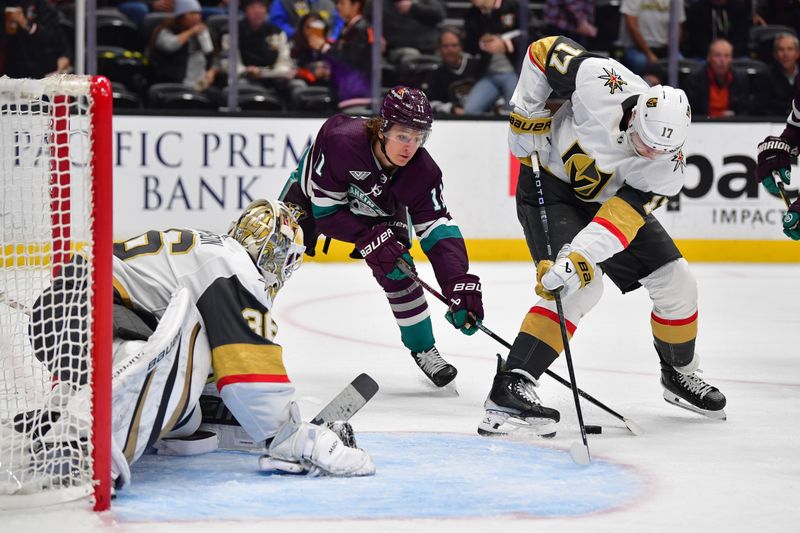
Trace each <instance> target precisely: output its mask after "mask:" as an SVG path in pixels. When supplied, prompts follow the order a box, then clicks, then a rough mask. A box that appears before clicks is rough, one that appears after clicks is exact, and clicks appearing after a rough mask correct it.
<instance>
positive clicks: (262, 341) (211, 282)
mask: <svg viewBox="0 0 800 533" xmlns="http://www.w3.org/2000/svg"><path fill="white" fill-rule="evenodd" d="M113 271H114V290H115V299H116V300H117V301H121V302H122V303H123V304H124V305H125V306H126V307H129V308H131V309H134V310H137V311H147V312H149V313H152V314H153V315H155V316H156V317H158V318H159V319H162V317H163V316H164V313H165V311H166V310H167V309H168V306H169V305H170V301H171V298H172V297H173V295H175V294H177V293H179V292H180V293H182V294H183V299H185V300H188V304H187V305H188V307H187V308H186V309H188V311H187V310H185V311H183V312H180V313H177V314H178V315H180V316H172V315H174V314H175V313H174V312H172V311H171V310H172V309H174V307H170V308H169V309H170V311H168V312H167V317H165V318H164V319H163V320H162V322H161V323H159V326H158V329H156V333H155V334H154V335H153V336H152V337H151V340H150V341H148V343H149V344H153V345H154V346H155V345H156V344H158V348H157V351H159V352H163V354H162V353H155V354H153V353H150V354H145V356H147V357H150V358H151V361H152V363H151V364H152V367H151V366H150V365H147V366H146V367H145V368H134V367H131V368H124V358H126V357H130V358H131V360H135V358H136V354H135V353H133V352H135V351H136V350H140V351H141V349H142V348H141V344H143V343H142V342H141V341H134V343H135V342H138V343H139V345H138V346H135V347H130V346H129V347H128V348H127V350H120V349H118V348H117V349H116V350H115V362H114V363H115V366H114V369H115V370H114V376H113V380H114V381H113V386H114V408H113V411H114V422H113V430H114V435H115V438H114V441H115V443H116V444H117V445H118V447H119V448H120V449H121V451H122V453H123V454H124V455H125V458H126V459H127V462H128V463H131V462H132V461H133V460H135V459H136V458H137V457H138V456H139V455H140V454H141V453H142V452H143V451H144V449H145V448H146V447H147V446H150V445H152V444H154V442H155V441H157V440H158V439H159V438H162V437H163V436H164V435H166V434H167V433H168V432H170V431H171V430H172V429H173V428H174V427H176V426H180V425H181V424H183V423H185V422H186V420H188V418H189V416H190V415H191V413H192V411H193V410H194V409H195V407H197V411H198V412H199V406H198V401H199V397H200V394H201V392H202V389H203V386H204V385H205V383H206V380H207V378H208V377H209V376H210V375H211V376H213V380H214V382H215V383H216V387H217V389H218V391H219V393H220V396H221V397H222V400H223V402H224V403H225V405H226V406H227V407H228V409H230V411H231V412H232V413H233V415H234V416H235V417H236V419H237V420H238V422H239V423H240V424H241V426H242V427H243V428H244V430H245V431H246V432H247V433H248V434H249V435H250V436H251V437H252V438H253V439H254V440H256V441H262V440H264V439H265V438H270V437H272V436H273V435H274V433H275V432H276V431H277V429H278V427H279V426H280V424H281V423H282V422H283V421H285V420H286V418H287V416H288V410H287V406H288V404H289V402H290V401H291V399H292V396H293V394H294V387H293V386H292V384H291V383H290V381H289V378H288V376H287V373H286V369H285V367H284V364H283V358H282V350H281V347H280V346H279V345H277V344H274V343H273V342H272V341H271V340H270V339H271V337H272V332H271V331H270V328H271V324H272V321H271V319H270V317H269V311H270V309H271V306H272V299H271V296H270V294H269V293H268V291H267V289H266V286H265V283H264V279H263V278H262V277H261V275H260V273H259V272H258V269H257V268H256V266H255V264H254V263H253V261H252V260H251V258H250V256H249V255H248V253H247V252H246V251H245V250H244V248H243V247H242V246H241V245H240V244H239V243H238V242H236V241H235V240H234V239H233V238H231V237H229V236H227V235H217V234H213V233H208V232H204V231H198V230H190V229H170V230H166V231H148V232H147V233H145V234H143V235H139V236H137V237H134V238H132V239H129V240H127V241H125V242H121V243H116V244H115V245H114V267H113ZM182 289H185V290H182ZM167 319H169V320H167ZM168 321H169V322H178V323H179V324H178V325H177V326H173V325H171V324H166V323H165V322H168ZM187 321H188V322H193V323H191V324H190V323H187ZM162 326H163V327H164V328H171V329H167V330H166V331H165V332H162ZM176 328H177V329H176ZM158 337H161V339H158ZM174 339H177V340H174ZM151 341H153V342H151ZM155 341H158V343H156V342H155ZM134 343H129V344H134ZM176 344H180V346H173V345H176ZM162 358H163V359H168V360H169V363H168V362H166V361H164V362H162V361H161V359H162ZM129 389H130V390H129ZM196 423H199V418H198V419H197V420H196ZM148 426H149V427H148Z"/></svg>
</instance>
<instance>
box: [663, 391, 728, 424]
mask: <svg viewBox="0 0 800 533" xmlns="http://www.w3.org/2000/svg"><path fill="white" fill-rule="evenodd" d="M664 400H666V402H667V403H670V404H672V405H674V406H676V407H681V408H683V409H686V410H687V411H691V412H693V413H697V414H699V415H703V416H705V417H706V418H710V419H712V420H727V419H728V415H726V414H725V410H724V409H720V410H719V411H709V410H708V409H701V408H700V407H697V406H696V405H692V404H690V403H689V402H687V401H686V400H684V399H683V398H681V397H680V396H678V395H676V394H675V393H672V392H670V391H668V390H665V391H664Z"/></svg>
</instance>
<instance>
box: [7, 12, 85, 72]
mask: <svg viewBox="0 0 800 533" xmlns="http://www.w3.org/2000/svg"><path fill="white" fill-rule="evenodd" d="M4 5H5V8H6V10H7V11H6V13H5V17H6V22H5V24H4V25H3V36H2V38H0V44H2V48H0V50H2V54H4V55H5V60H4V61H0V64H3V63H4V66H3V68H2V69H0V74H6V75H8V76H9V77H12V78H42V77H44V76H46V75H48V74H55V73H63V72H67V71H69V69H70V55H71V52H70V50H71V48H70V45H69V43H68V42H67V39H66V38H65V36H64V34H63V33H62V32H61V28H60V27H59V25H58V12H57V11H56V10H55V8H53V7H52V6H51V5H50V4H49V3H48V2H47V0H8V1H7V2H5V3H4Z"/></svg>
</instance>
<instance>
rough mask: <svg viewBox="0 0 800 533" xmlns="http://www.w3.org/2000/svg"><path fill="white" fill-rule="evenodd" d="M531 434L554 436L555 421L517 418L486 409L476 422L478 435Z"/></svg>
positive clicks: (546, 437) (545, 436) (543, 436)
mask: <svg viewBox="0 0 800 533" xmlns="http://www.w3.org/2000/svg"><path fill="white" fill-rule="evenodd" d="M511 434H513V435H522V436H524V435H533V436H536V437H542V438H545V439H551V438H553V437H555V436H556V423H555V422H553V421H552V420H548V421H547V422H545V421H543V419H541V418H539V419H531V418H527V419H526V418H517V417H514V416H512V415H510V414H509V413H504V412H502V411H486V415H485V416H484V417H483V420H481V423H480V424H478V435H481V436H483V437H502V436H506V435H511Z"/></svg>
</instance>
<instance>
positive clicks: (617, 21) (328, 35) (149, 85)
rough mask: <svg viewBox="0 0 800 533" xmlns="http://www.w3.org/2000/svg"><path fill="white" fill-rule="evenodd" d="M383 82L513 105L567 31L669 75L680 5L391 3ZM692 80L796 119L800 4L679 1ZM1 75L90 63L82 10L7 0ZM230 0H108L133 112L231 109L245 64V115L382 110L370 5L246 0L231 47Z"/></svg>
mask: <svg viewBox="0 0 800 533" xmlns="http://www.w3.org/2000/svg"><path fill="white" fill-rule="evenodd" d="M381 1H382V2H383V13H384V15H383V21H382V22H383V35H382V36H381V38H380V39H379V41H378V45H379V46H380V49H381V52H382V66H381V81H382V86H384V87H390V86H392V85H395V84H400V83H402V84H406V85H410V86H414V87H419V88H421V89H423V90H424V91H426V93H427V94H428V96H429V98H430V100H431V103H432V105H433V107H434V109H435V110H436V112H437V113H438V114H440V115H444V114H452V115H496V114H501V115H502V114H505V113H507V112H508V101H509V99H510V98H511V94H512V93H513V90H514V87H515V85H516V79H517V74H518V68H519V65H520V60H521V57H522V56H521V53H520V52H523V53H524V49H525V47H526V46H527V45H528V43H529V42H531V41H533V40H535V39H537V38H540V37H543V36H547V35H564V36H567V37H570V38H571V39H573V40H575V41H576V42H578V43H580V44H581V45H583V46H584V47H586V48H587V50H589V51H592V52H594V53H599V54H603V55H611V56H613V57H615V58H617V59H619V60H620V61H621V62H622V63H623V64H625V66H627V67H628V68H629V69H631V70H632V71H633V72H635V73H637V74H640V75H641V76H642V77H644V78H645V79H646V80H647V81H648V83H651V84H656V83H666V82H667V70H668V56H669V43H670V38H669V36H670V26H669V20H670V0H598V1H589V0H545V1H540V2H530V3H529V8H530V12H529V20H528V31H527V32H523V31H520V25H519V12H520V8H519V3H518V2H519V0H460V1H455V0H381ZM674 1H675V2H677V4H678V5H677V11H676V12H677V13H678V20H679V21H680V25H679V28H678V31H679V51H680V60H679V79H678V86H680V87H681V88H683V89H684V90H685V91H686V92H687V94H688V95H689V98H690V101H691V102H692V106H693V109H694V114H695V116H708V117H712V118H716V117H731V116H737V117H738V116H785V115H787V114H788V112H789V109H790V105H791V95H792V91H793V84H794V82H795V76H796V74H797V71H798V66H797V64H798V58H800V46H798V39H797V35H798V33H799V32H800V0H752V1H750V0H674ZM0 4H2V5H3V6H4V15H5V20H4V22H5V23H4V25H3V28H2V33H0V74H6V75H8V76H11V77H34V78H40V77H43V76H45V75H48V74H50V73H55V72H70V71H71V70H72V69H73V64H74V39H75V6H74V2H73V1H66V0H0ZM227 13H228V7H227V0H99V1H98V10H97V14H96V15H97V43H98V50H97V68H98V72H99V73H101V74H105V75H106V76H108V77H109V78H110V79H111V80H112V82H113V83H114V96H115V106H116V107H117V108H125V107H127V108H142V107H144V108H161V109H167V108H171V109H176V108H177V109H187V108H193V109H217V108H225V107H226V106H227V103H228V95H227V87H226V85H227V83H228V75H227V72H228V68H229V62H230V61H234V62H235V65H236V71H237V72H238V74H239V84H238V85H239V99H238V103H237V107H239V108H240V109H243V110H264V111H279V110H297V111H318V112H319V111H334V110H337V109H338V110H341V111H344V112H348V113H353V114H363V113H364V112H368V110H369V108H370V105H371V97H372V93H371V76H372V72H371V69H372V59H371V57H372V56H371V54H372V47H373V43H374V42H375V35H374V33H373V30H372V24H371V22H370V15H371V7H370V4H369V2H368V1H367V0H335V1H334V0H241V2H240V13H239V21H238V49H237V50H233V51H232V50H230V46H229V38H228V37H229V36H228V14H227Z"/></svg>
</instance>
